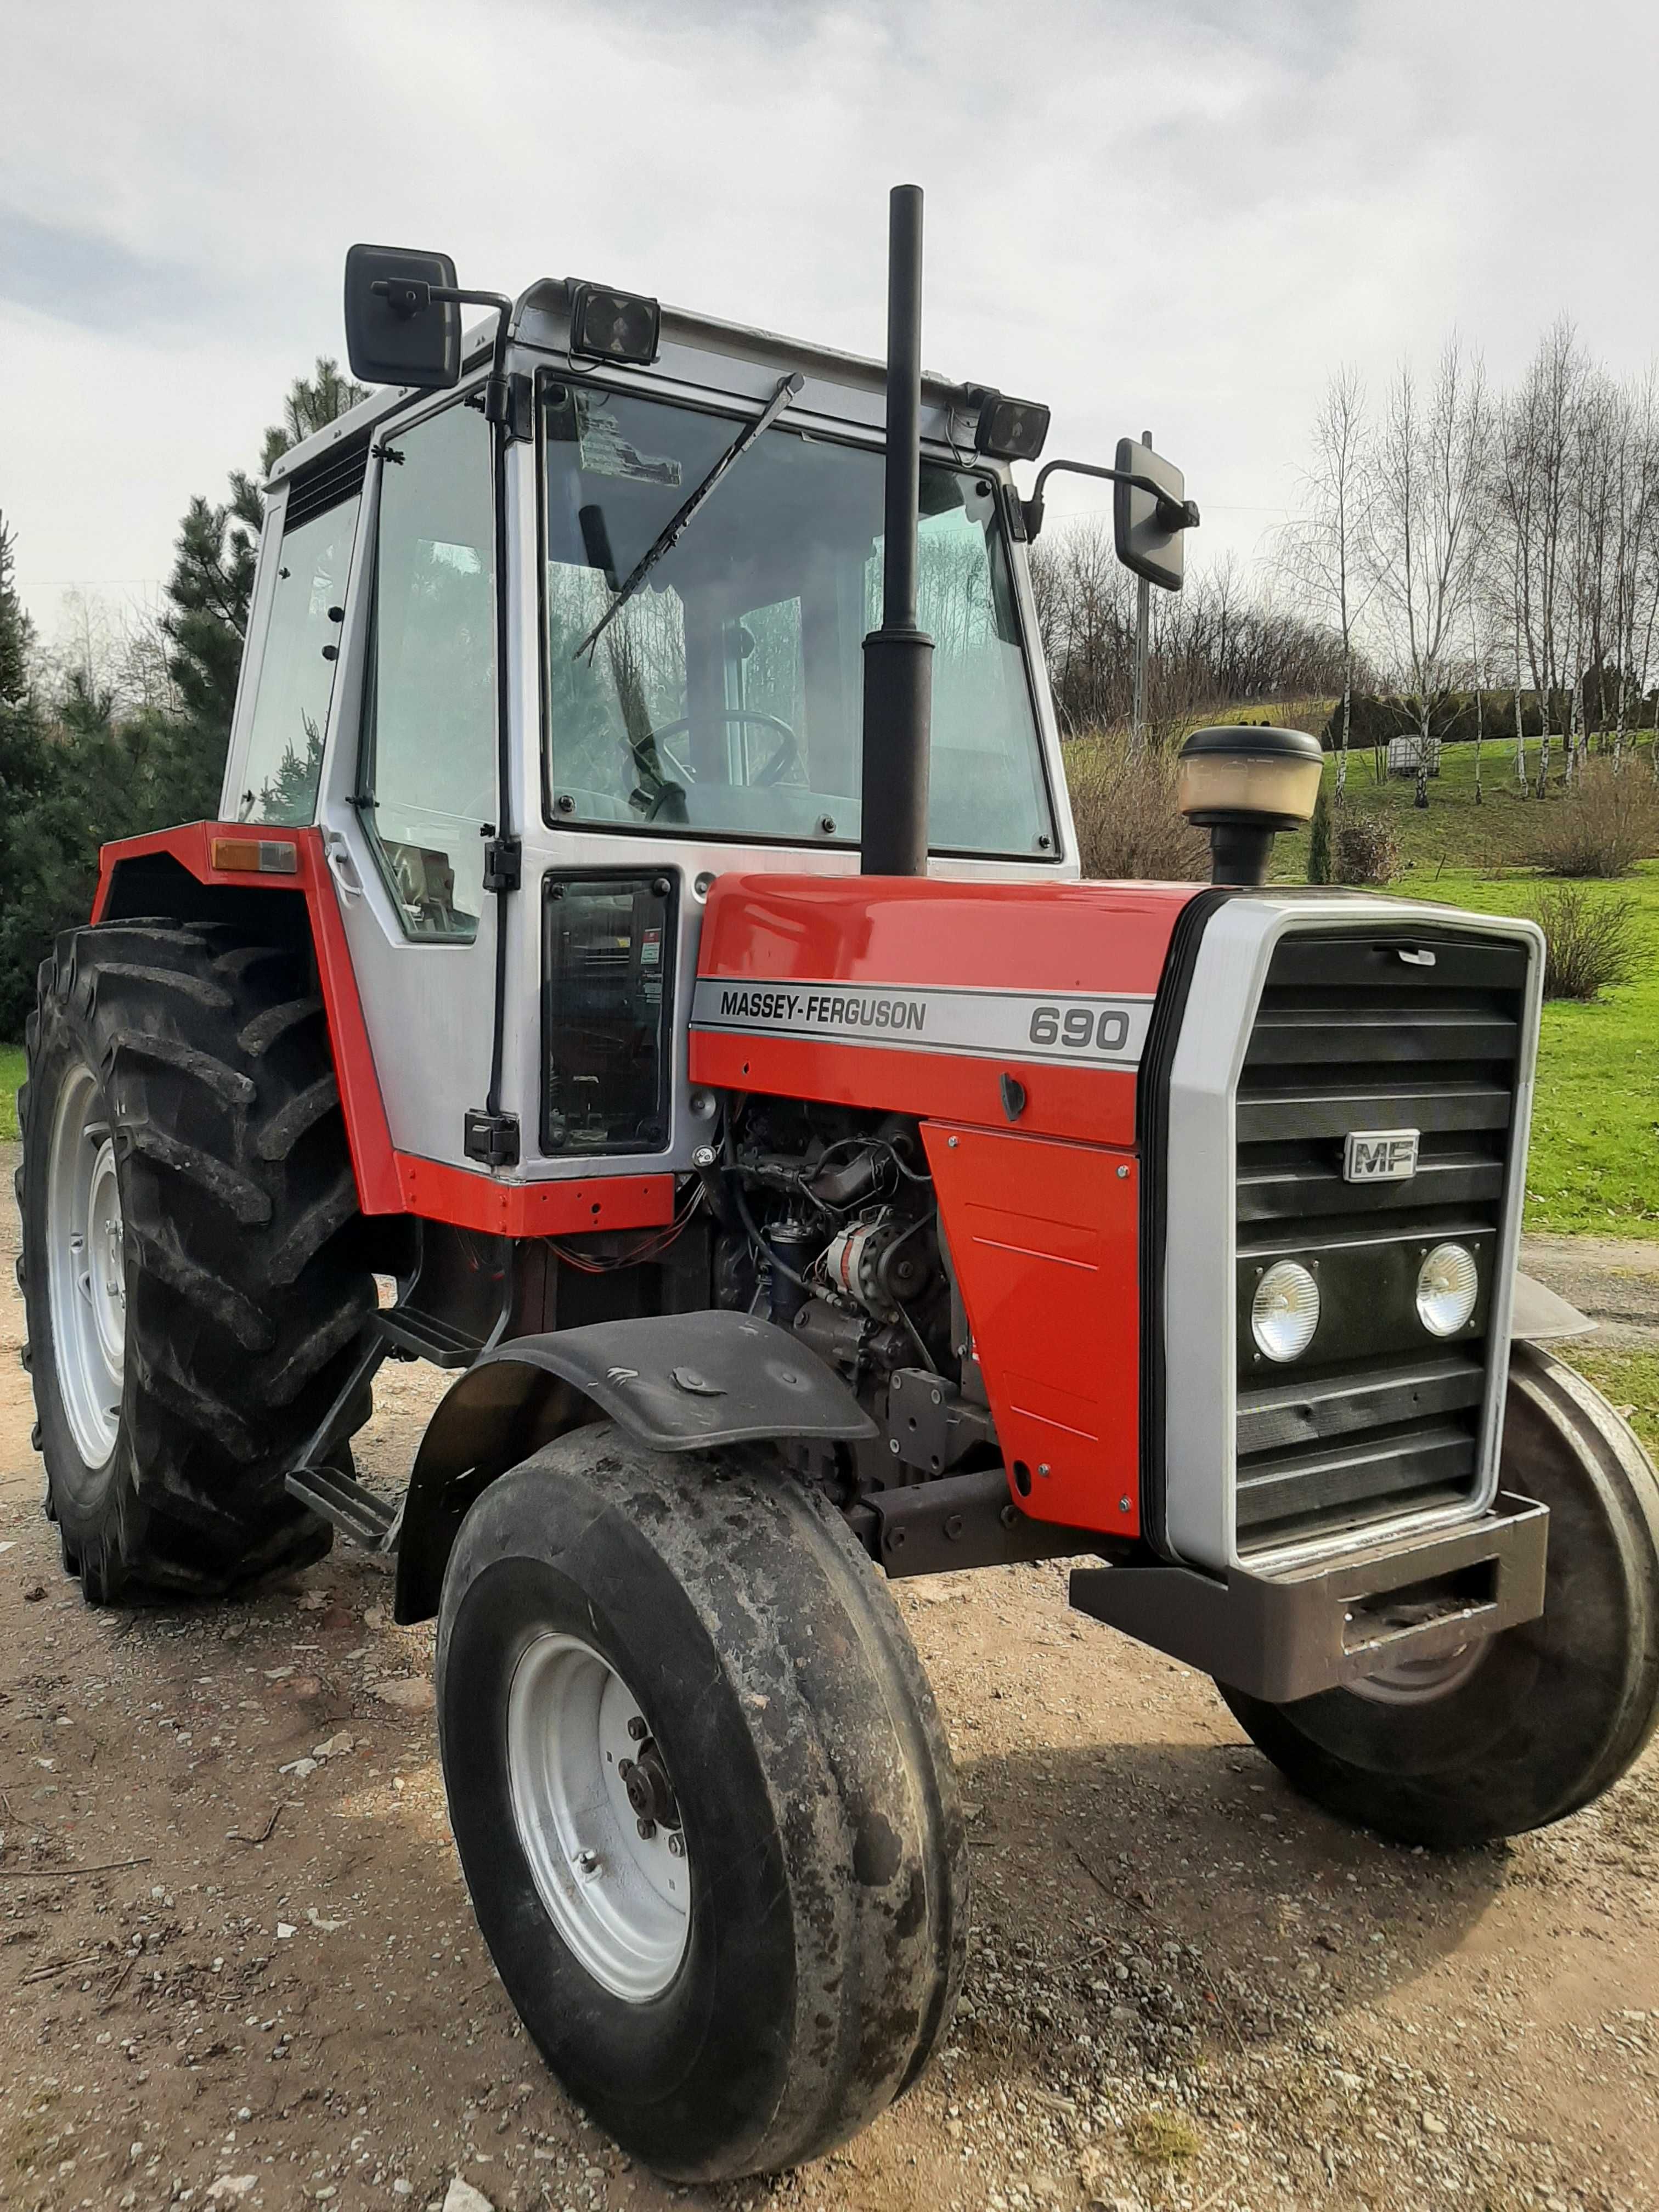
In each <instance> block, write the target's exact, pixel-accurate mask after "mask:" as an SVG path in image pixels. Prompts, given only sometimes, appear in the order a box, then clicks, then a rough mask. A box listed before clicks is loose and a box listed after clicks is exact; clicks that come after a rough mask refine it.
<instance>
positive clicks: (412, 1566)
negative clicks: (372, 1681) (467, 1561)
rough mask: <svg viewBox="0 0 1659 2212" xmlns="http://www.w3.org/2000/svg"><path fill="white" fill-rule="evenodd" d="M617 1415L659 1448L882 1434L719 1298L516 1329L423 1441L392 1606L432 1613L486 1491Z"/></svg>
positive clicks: (785, 1343) (770, 1332)
mask: <svg viewBox="0 0 1659 2212" xmlns="http://www.w3.org/2000/svg"><path fill="white" fill-rule="evenodd" d="M604 1420H611V1421H614V1422H615V1423H616V1424H617V1427H618V1428H620V1429H622V1430H623V1431H624V1432H625V1433H626V1434H627V1435H629V1436H630V1437H633V1438H634V1439H635V1442H637V1443H641V1444H644V1445H646V1446H647V1447H648V1448H650V1449H653V1450H655V1451H671V1452H674V1451H708V1450H711V1449H714V1448H716V1447H718V1446H720V1445H722V1444H737V1443H756V1442H766V1441H771V1440H774V1439H775V1438H778V1437H811V1438H815V1439H819V1440H824V1441H832V1440H845V1441H848V1442H851V1441H853V1440H854V1439H855V1438H859V1437H873V1436H874V1435H875V1434H876V1425H875V1423H874V1421H873V1420H872V1419H871V1418H870V1416H869V1414H868V1413H866V1412H865V1410H864V1408H863V1407H861V1406H860V1404H859V1402H858V1400H857V1399H856V1398H855V1397H854V1395H853V1393H852V1391H851V1390H850V1389H848V1386H847V1384H846V1383H844V1382H842V1379H841V1377H840V1376H838V1375H836V1373H835V1372H834V1371H833V1370H831V1369H830V1368H829V1367H828V1366H826V1365H825V1364H824V1363H823V1360H822V1359H820V1358H818V1357H817V1353H816V1352H812V1351H811V1349H810V1348H809V1347H808V1346H805V1344H803V1343H801V1342H800V1341H799V1339H798V1338H796V1337H793V1336H791V1335H789V1334H787V1332H786V1331H784V1330H782V1329H781V1328H775V1327H774V1326H773V1324H772V1323H771V1322H768V1321H761V1320H758V1319H757V1318H756V1317H755V1316H753V1315H750V1314H743V1313H729V1312H723V1311H719V1310H709V1311H705V1312H701V1313H684V1314H656V1315H652V1316H647V1318H645V1319H643V1320H634V1321H613V1322H598V1323H596V1324H595V1325H594V1326H593V1327H592V1328H568V1329H561V1330H556V1331H555V1332H553V1333H552V1334H549V1335H545V1336H520V1337H514V1338H513V1339H512V1340H510V1341H509V1342H507V1343H506V1344H503V1345H501V1346H499V1347H498V1349H497V1350H495V1351H494V1352H486V1353H485V1354H484V1356H483V1358H481V1359H480V1360H479V1361H478V1362H477V1364H476V1365H474V1366H472V1367H471V1368H469V1369H468V1370H467V1372H466V1373H465V1375H464V1376H462V1377H461V1379H460V1381H459V1383H456V1384H455V1386H454V1388H453V1389H452V1390H450V1392H449V1393H448V1395H447V1396H446V1397H445V1399H444V1400H443V1402H442V1403H441V1405H440V1407H438V1410H437V1412H436V1413H435V1414H434V1415H433V1417H432V1419H431V1421H430V1422H429V1423H428V1426H427V1431H426V1434H425V1436H424V1437H422V1439H421V1448H420V1450H419V1452H418V1453H417V1454H416V1460H415V1471H414V1473H413V1474H411V1475H410V1482H409V1493H408V1495H407V1497H406V1498H404V1507H403V1513H402V1516H401V1520H400V1525H399V1528H398V1589H397V1598H396V1601H395V1607H394V1617H395V1618H396V1619H397V1620H399V1621H402V1622H409V1621H414V1620H430V1619H431V1618H432V1617H433V1615H434V1614H435V1613H436V1612H437V1610H438V1599H439V1595H440V1593H441V1589H442V1587H443V1577H444V1568H445V1565H446V1564H447V1561H448V1558H449V1553H450V1550H451V1547H453V1544H454V1541H455V1537H456V1534H457V1532H458V1531H459V1528H460V1525H461V1522H462V1520H463V1518H464V1517H465V1513H466V1510H467V1508H468V1506H470V1505H471V1503H472V1501H473V1499H474V1498H477V1495H478V1493H479V1492H481V1491H483V1490H484V1489H487V1488H488V1486H489V1484H490V1483H492V1482H493V1481H495V1479H496V1477H497V1476H498V1475H501V1474H505V1473H506V1472H507V1469H508V1468H511V1467H516V1466H517V1465H518V1464H519V1462H520V1461H521V1460H526V1459H528V1458H529V1457H530V1456H531V1455H532V1453H533V1452H535V1451H537V1450H538V1449H540V1447H541V1446H542V1445H543V1444H544V1443H550V1442H551V1440H552V1439H553V1438H554V1437H557V1436H561V1435H562V1434H563V1433H564V1431H566V1430H568V1429H575V1428H581V1427H583V1426H585V1425H586V1424H587V1423H589V1422H592V1421H604Z"/></svg>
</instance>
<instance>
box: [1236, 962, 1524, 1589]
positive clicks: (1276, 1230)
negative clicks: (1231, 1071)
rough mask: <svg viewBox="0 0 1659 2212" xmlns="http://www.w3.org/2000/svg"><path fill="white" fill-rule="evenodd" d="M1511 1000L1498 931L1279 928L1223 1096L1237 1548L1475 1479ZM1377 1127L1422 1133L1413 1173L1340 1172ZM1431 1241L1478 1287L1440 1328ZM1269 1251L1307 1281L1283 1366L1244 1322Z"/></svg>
mask: <svg viewBox="0 0 1659 2212" xmlns="http://www.w3.org/2000/svg"><path fill="white" fill-rule="evenodd" d="M1430 953H1431V954H1432V955H1433V961H1432V964H1430V963H1429V962H1428V961H1427V959H1426V958H1425V956H1426V955H1428V954H1430ZM1407 955H1410V956H1413V957H1404V956H1407ZM1526 994H1527V951H1526V947H1525V945H1522V944H1520V943H1517V942H1515V941H1512V940H1505V939H1502V938H1498V937H1491V936H1485V935H1475V934H1473V933H1470V934H1462V935H1460V934H1459V933H1456V932H1455V930H1453V931H1444V930H1438V929H1435V930H1425V932H1424V933H1421V934H1416V935H1413V934H1410V933H1407V931H1404V930H1395V929H1392V928H1391V929H1389V930H1387V931H1378V932H1376V933H1364V934H1363V935H1362V934H1353V935H1340V934H1335V933H1330V934H1325V935H1316V934H1312V933H1310V934H1309V935H1306V936H1299V935H1289V936H1286V937H1285V938H1283V939H1281V940H1280V942H1279V947H1278V949H1277V951H1275V953H1274V955H1273V964H1272V967H1271V968H1270V969H1269V971H1268V975H1267V986H1266V987H1265V989H1264V990H1263V993H1262V996H1261V1006H1260V1008H1259V1010H1258V1012H1257V1016H1256V1021H1255V1029H1254V1030H1253V1031H1252V1033H1251V1036H1250V1042H1249V1048H1248V1049H1247V1051H1246V1054H1245V1057H1244V1065H1243V1072H1242V1073H1241V1076H1240V1079H1239V1085H1238V1097H1237V1143H1238V1151H1237V1254H1238V1260H1237V1267H1238V1285H1237V1288H1238V1336H1237V1358H1238V1432H1237V1446H1238V1466H1237V1542H1238V1548H1239V1550H1240V1552H1241V1553H1247V1554H1248V1553H1251V1552H1261V1551H1264V1550H1267V1549H1271V1548H1277V1547H1279V1546H1282V1545H1285V1544H1291V1543H1298V1542H1302V1541H1308V1540H1312V1539H1320V1540H1322V1539H1326V1538H1328V1537H1331V1536H1334V1535H1336V1534H1340V1533H1342V1532H1344V1531H1346V1530H1349V1529H1358V1528H1369V1527H1370V1526H1372V1525H1373V1524H1375V1523H1376V1522H1379V1521H1382V1520H1386V1519H1389V1518H1391V1517H1393V1516H1396V1515H1401V1514H1407V1513H1418V1512H1420V1511H1423V1510H1427V1509H1430V1508H1432V1507H1436V1506H1440V1505H1450V1504H1455V1503H1456V1502H1457V1501H1459V1500H1460V1499H1462V1498H1468V1496H1469V1495H1470V1494H1471V1493H1472V1492H1474V1490H1475V1489H1476V1488H1478V1487H1479V1486H1480V1479H1481V1467H1480V1438H1481V1433H1482V1429H1483V1425H1484V1416H1485V1409H1486V1401H1487V1395H1488V1389H1489V1387H1490V1385H1491V1383H1492V1376H1491V1374H1490V1364H1491V1362H1490V1351H1489V1345H1488V1340H1487V1322H1488V1316H1489V1313H1490V1310H1491V1291H1492V1283H1493V1279H1494V1276H1495V1273H1496V1270H1497V1267H1498V1264H1500V1261H1501V1256H1502V1246H1503V1241H1504V1201H1505V1197H1506V1194H1507V1191H1508V1188H1509V1177H1510V1173H1511V1170H1512V1159H1511V1151H1512V1133H1513V1129H1514V1123H1515V1093H1516V1083H1517V1080H1518V1076H1519V1071H1520V1061H1521V1052H1522V1025H1523V1020H1524V1014H1525V1006H1526ZM1394 1129H1416V1130H1418V1131H1419V1133H1420V1138H1419V1153H1418V1168H1417V1172H1416V1174H1415V1175H1414V1176H1412V1177H1411V1178H1410V1179H1409V1180H1408V1181H1403V1182H1373V1183H1364V1182H1361V1183H1353V1182H1346V1181H1345V1179H1344V1175H1343V1157H1344V1144H1345V1140H1346V1137H1347V1136H1348V1134H1349V1133H1351V1132H1352V1131H1356V1130H1358V1131H1372V1130H1379V1131H1380V1130H1394ZM1446 1238H1455V1239H1456V1240H1457V1241H1458V1242H1459V1243H1464V1244H1467V1245H1468V1246H1469V1247H1470V1249H1472V1250H1473V1251H1474V1254H1475V1256H1476V1259H1477V1261H1478V1262H1479V1265H1480V1277H1481V1294H1480V1300H1479V1302H1478V1304H1477V1305H1476V1307H1475V1310H1474V1316H1473V1317H1472V1319H1471V1321H1470V1322H1469V1324H1468V1327H1467V1328H1465V1329H1464V1330H1462V1331H1461V1332H1460V1333H1459V1334H1457V1335H1456V1336H1455V1337H1454V1338H1451V1339H1449V1340H1440V1339H1437V1338H1435V1337H1433V1336H1431V1335H1430V1334H1428V1332H1427V1331H1426V1330H1425V1328H1423V1326H1422V1324H1421V1322H1419V1319H1418V1317H1417V1312H1416V1306H1415V1302H1414V1291H1415V1285H1416V1281H1417V1272H1418V1268H1419V1265H1420V1262H1421V1260H1422V1256H1423V1255H1424V1254H1425V1252H1426V1251H1428V1250H1429V1249H1431V1247H1432V1246H1433V1245H1435V1244H1437V1243H1440V1242H1442V1241H1443V1239H1446ZM1281 1257H1283V1258H1293V1259H1297V1260H1300V1261H1303V1262H1304V1264H1305V1265H1307V1266H1309V1267H1312V1268H1314V1270H1315V1272H1316V1274H1317V1276H1318V1279H1319V1283H1320V1291H1321V1316H1320V1323H1319V1328H1318V1329H1317V1331H1316V1334H1315V1336H1314V1340H1313V1342H1312V1344H1311V1346H1310V1348H1309V1350H1308V1352H1307V1353H1305V1354H1304V1357H1303V1358H1300V1359H1298V1360H1297V1361H1295V1362H1293V1363H1291V1364H1285V1365H1278V1364H1275V1363H1274V1362H1273V1361H1272V1360H1270V1359H1267V1358H1264V1357H1263V1356H1262V1354H1261V1352H1259V1351H1258V1350H1257V1349H1256V1346H1255V1340H1254V1339H1253V1338H1252V1336H1251V1334H1250V1326H1249V1310H1250V1299H1251V1296H1252V1293H1253V1291H1254V1289H1255V1283H1256V1281H1257V1280H1258V1279H1259V1278H1260V1276H1261V1273H1262V1272H1263V1270H1264V1269H1265V1268H1266V1267H1268V1266H1270V1265H1271V1264H1272V1262H1273V1261H1274V1260H1276V1259H1279V1258H1281Z"/></svg>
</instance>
